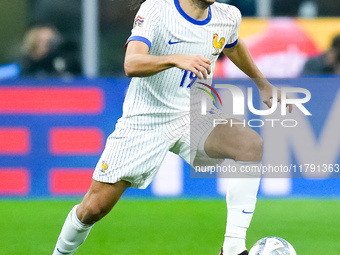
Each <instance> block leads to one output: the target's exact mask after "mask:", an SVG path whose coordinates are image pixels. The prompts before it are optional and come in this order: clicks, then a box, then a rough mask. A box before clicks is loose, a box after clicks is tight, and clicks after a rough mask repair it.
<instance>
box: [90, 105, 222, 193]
mask: <svg viewBox="0 0 340 255" xmlns="http://www.w3.org/2000/svg"><path fill="white" fill-rule="evenodd" d="M221 118H227V116H225V114H224V113H222V112H221V111H219V110H216V109H215V111H214V113H213V114H211V113H210V114H207V115H199V117H197V118H193V117H191V120H190V114H186V115H183V116H181V117H178V118H177V119H174V120H172V121H168V122H165V123H163V124H157V125H154V124H152V125H146V124H145V123H144V124H143V125H137V126H136V125H131V122H135V121H134V120H133V117H132V118H122V119H120V120H119V121H118V123H117V125H116V129H115V131H114V132H113V133H112V134H111V135H110V136H109V137H108V139H107V142H106V145H105V149H104V151H103V153H102V155H101V157H100V159H99V161H98V163H97V165H96V168H95V171H94V173H93V177H92V178H93V179H94V180H96V181H100V182H105V183H116V182H118V181H120V180H124V181H127V182H130V183H131V187H133V188H139V189H145V188H146V187H147V186H148V185H149V184H150V183H151V181H152V180H153V178H154V177H155V175H156V174H157V172H158V170H159V168H160V166H161V164H162V161H163V159H164V157H165V155H166V153H167V152H168V151H171V152H173V153H175V154H177V155H179V156H180V157H181V158H183V159H184V160H185V161H186V162H187V163H189V164H190V165H191V166H198V165H199V166H209V165H216V164H220V163H222V161H223V160H224V159H213V158H209V157H208V156H207V155H206V153H205V151H204V142H205V140H206V139H207V137H208V135H209V134H210V132H211V131H212V130H213V128H214V127H213V120H214V119H221ZM149 120H150V123H152V121H151V120H152V117H150V116H149ZM190 123H191V124H190ZM190 138H191V139H190Z"/></svg>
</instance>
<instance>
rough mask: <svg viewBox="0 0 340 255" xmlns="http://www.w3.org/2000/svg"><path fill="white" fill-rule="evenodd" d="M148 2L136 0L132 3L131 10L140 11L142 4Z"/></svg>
mask: <svg viewBox="0 0 340 255" xmlns="http://www.w3.org/2000/svg"><path fill="white" fill-rule="evenodd" d="M145 1H146V0H134V1H132V2H131V9H132V10H135V9H138V8H139V7H140V6H141V4H142V3H144V2H145Z"/></svg>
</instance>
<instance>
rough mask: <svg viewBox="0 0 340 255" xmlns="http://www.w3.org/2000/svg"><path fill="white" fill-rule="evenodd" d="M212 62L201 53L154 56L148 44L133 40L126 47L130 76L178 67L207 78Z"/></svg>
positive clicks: (140, 75)
mask: <svg viewBox="0 0 340 255" xmlns="http://www.w3.org/2000/svg"><path fill="white" fill-rule="evenodd" d="M210 64H211V62H210V60H209V59H207V58H205V57H202V56H200V55H193V56H191V55H182V54H173V55H167V56H153V55H150V54H149V46H148V45H147V44H145V43H144V42H141V41H131V42H129V43H128V45H127V49H126V54H125V62H124V70H125V74H126V75H127V76H128V77H147V76H151V75H154V74H156V73H159V72H161V71H164V70H166V69H169V68H172V67H177V68H180V69H184V70H188V71H190V72H193V73H194V74H195V75H196V76H197V77H198V78H199V79H201V78H203V77H204V78H205V79H206V78H207V76H208V74H210V72H211V68H210Z"/></svg>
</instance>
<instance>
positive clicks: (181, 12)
mask: <svg viewBox="0 0 340 255" xmlns="http://www.w3.org/2000/svg"><path fill="white" fill-rule="evenodd" d="M174 2H175V6H176V9H177V11H178V12H179V13H180V14H181V15H182V16H183V18H185V19H186V20H187V21H189V22H191V23H192V24H195V25H199V26H203V25H206V24H208V23H209V21H210V20H211V8H210V6H209V14H208V17H207V18H206V19H205V20H197V19H194V18H191V17H190V16H189V15H188V14H186V13H185V12H184V11H183V9H182V7H181V5H180V4H179V0H174Z"/></svg>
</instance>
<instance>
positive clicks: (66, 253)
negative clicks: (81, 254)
mask: <svg viewBox="0 0 340 255" xmlns="http://www.w3.org/2000/svg"><path fill="white" fill-rule="evenodd" d="M57 251H58V252H59V253H61V254H70V253H68V252H67V253H65V252H61V251H60V250H59V248H57Z"/></svg>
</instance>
